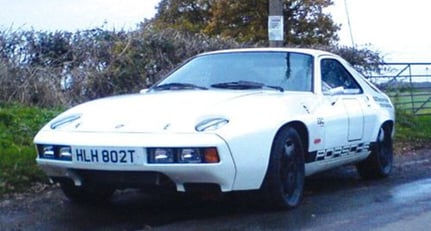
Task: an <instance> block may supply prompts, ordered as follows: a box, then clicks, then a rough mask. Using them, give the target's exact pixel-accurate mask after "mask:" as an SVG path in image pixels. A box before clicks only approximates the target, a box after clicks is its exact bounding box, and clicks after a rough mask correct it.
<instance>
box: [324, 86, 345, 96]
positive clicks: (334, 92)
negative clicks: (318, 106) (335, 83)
mask: <svg viewBox="0 0 431 231" xmlns="http://www.w3.org/2000/svg"><path fill="white" fill-rule="evenodd" d="M328 92H329V95H342V94H344V87H335V88H331V89H329V91H328Z"/></svg>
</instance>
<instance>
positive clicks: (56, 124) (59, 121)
mask: <svg viewBox="0 0 431 231" xmlns="http://www.w3.org/2000/svg"><path fill="white" fill-rule="evenodd" d="M81 116H82V114H72V115H69V116H66V117H62V118H59V119H56V120H54V121H53V122H52V123H51V126H50V127H51V129H57V128H59V127H61V126H63V125H65V124H68V123H72V122H73V121H75V120H77V119H79V118H81Z"/></svg>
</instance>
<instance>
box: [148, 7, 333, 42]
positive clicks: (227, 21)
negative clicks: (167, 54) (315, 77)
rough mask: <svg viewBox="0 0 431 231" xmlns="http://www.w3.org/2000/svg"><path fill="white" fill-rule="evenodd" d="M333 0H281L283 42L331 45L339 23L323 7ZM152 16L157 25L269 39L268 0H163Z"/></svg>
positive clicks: (253, 39) (245, 39) (248, 39)
mask: <svg viewBox="0 0 431 231" xmlns="http://www.w3.org/2000/svg"><path fill="white" fill-rule="evenodd" d="M332 4H333V2H332V0H284V9H283V14H284V26H285V28H284V31H285V42H286V43H287V44H289V45H311V44H320V45H330V44H333V43H335V42H336V41H337V40H338V37H337V34H336V33H337V31H338V30H339V26H338V25H336V24H334V22H333V21H332V18H331V16H330V15H328V14H325V13H324V12H323V9H324V8H326V7H329V6H330V5H332ZM157 9H158V13H157V14H156V16H155V18H154V22H155V25H156V26H157V27H159V28H165V27H172V28H175V29H178V30H183V31H189V32H192V33H204V34H207V35H209V36H222V37H229V38H234V39H236V40H237V41H239V42H253V43H256V42H260V43H262V42H264V43H266V42H267V40H268V35H267V34H268V33H267V28H268V25H267V24H268V23H267V20H268V0H236V1H232V0H162V1H161V2H160V4H159V6H158V7H157Z"/></svg>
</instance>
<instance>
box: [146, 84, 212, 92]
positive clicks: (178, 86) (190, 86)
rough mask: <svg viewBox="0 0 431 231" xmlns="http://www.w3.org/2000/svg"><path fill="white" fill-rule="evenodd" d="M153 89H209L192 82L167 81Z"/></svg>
mask: <svg viewBox="0 0 431 231" xmlns="http://www.w3.org/2000/svg"><path fill="white" fill-rule="evenodd" d="M151 89H152V90H157V91H163V90H187V89H200V90H208V88H206V87H201V86H197V85H194V84H191V83H166V84H161V85H157V86H154V87H152V88H151Z"/></svg>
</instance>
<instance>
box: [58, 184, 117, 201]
mask: <svg viewBox="0 0 431 231" xmlns="http://www.w3.org/2000/svg"><path fill="white" fill-rule="evenodd" d="M60 187H61V190H62V191H63V193H64V195H66V197H67V198H69V199H70V200H71V201H74V202H104V201H108V200H109V199H110V198H111V196H112V194H113V193H114V191H115V189H113V188H111V187H108V186H97V187H96V186H88V185H83V186H75V184H73V182H72V181H62V182H60Z"/></svg>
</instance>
